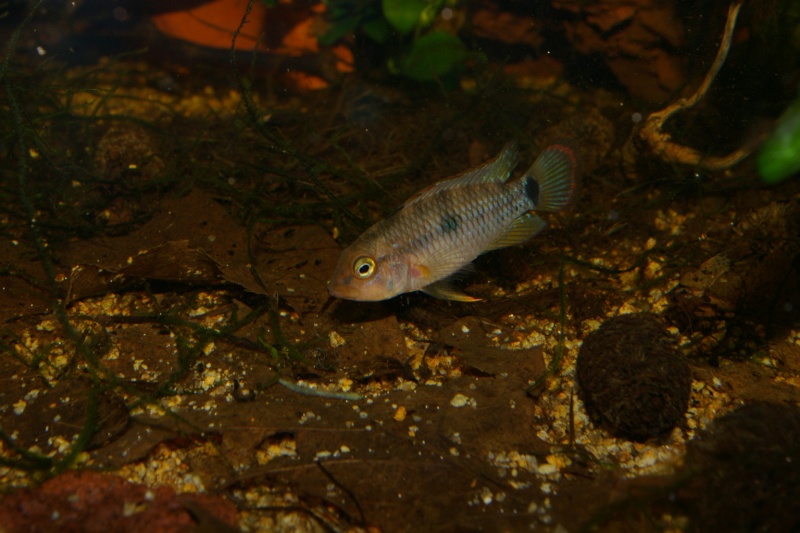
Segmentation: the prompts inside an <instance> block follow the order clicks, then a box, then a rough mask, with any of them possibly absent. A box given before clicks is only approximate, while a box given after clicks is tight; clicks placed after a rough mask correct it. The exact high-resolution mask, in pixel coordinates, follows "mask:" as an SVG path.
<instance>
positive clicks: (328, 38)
mask: <svg viewBox="0 0 800 533" xmlns="http://www.w3.org/2000/svg"><path fill="white" fill-rule="evenodd" d="M360 23H361V17H360V16H359V15H355V16H353V17H348V18H344V19H340V20H338V21H336V23H335V24H334V25H333V26H331V28H330V29H329V30H328V31H326V32H325V33H323V34H322V35H320V36H319V37H318V39H319V44H321V45H322V46H331V45H332V44H334V43H336V42H337V41H339V39H341V38H342V37H344V36H345V35H347V34H348V33H351V32H353V31H355V29H356V28H357V27H358V25H359V24H360Z"/></svg>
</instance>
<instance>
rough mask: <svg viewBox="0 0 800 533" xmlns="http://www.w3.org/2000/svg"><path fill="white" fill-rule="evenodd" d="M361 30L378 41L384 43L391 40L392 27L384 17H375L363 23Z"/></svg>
mask: <svg viewBox="0 0 800 533" xmlns="http://www.w3.org/2000/svg"><path fill="white" fill-rule="evenodd" d="M361 31H362V32H364V35H366V36H367V37H369V38H370V39H372V40H373V41H375V42H376V43H381V44H383V43H385V42H386V41H388V40H389V36H390V35H391V32H392V28H391V27H389V24H388V23H387V22H386V21H385V20H384V19H374V20H370V21H368V22H365V23H364V24H362V25H361Z"/></svg>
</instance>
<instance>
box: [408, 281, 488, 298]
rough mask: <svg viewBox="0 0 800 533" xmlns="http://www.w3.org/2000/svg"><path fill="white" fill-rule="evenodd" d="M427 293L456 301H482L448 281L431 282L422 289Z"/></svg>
mask: <svg viewBox="0 0 800 533" xmlns="http://www.w3.org/2000/svg"><path fill="white" fill-rule="evenodd" d="M422 292H424V293H425V294H430V295H431V296H433V297H434V298H441V299H442V300H453V301H456V302H480V301H481V299H480V298H473V297H472V296H469V295H467V294H464V293H463V292H461V291H459V290H458V289H456V288H454V287H453V286H452V285H450V284H449V283H448V282H446V281H437V282H435V283H431V284H430V285H428V286H427V287H425V288H423V289H422Z"/></svg>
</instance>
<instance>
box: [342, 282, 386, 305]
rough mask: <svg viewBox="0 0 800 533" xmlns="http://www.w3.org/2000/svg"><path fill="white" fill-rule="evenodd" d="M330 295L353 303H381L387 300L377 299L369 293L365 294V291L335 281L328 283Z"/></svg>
mask: <svg viewBox="0 0 800 533" xmlns="http://www.w3.org/2000/svg"><path fill="white" fill-rule="evenodd" d="M328 294H330V295H331V296H333V297H334V298H339V299H341V300H350V301H353V302H379V301H381V300H385V298H380V297H378V298H376V297H374V296H372V295H371V294H369V292H366V293H365V292H364V291H363V290H359V289H358V288H356V287H353V286H352V285H350V284H348V283H342V282H337V281H334V280H331V281H329V282H328Z"/></svg>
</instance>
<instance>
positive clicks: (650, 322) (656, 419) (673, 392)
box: [576, 313, 691, 441]
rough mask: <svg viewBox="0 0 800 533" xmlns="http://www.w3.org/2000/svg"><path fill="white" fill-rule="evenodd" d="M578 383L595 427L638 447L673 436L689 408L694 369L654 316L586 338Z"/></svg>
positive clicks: (636, 317) (629, 319) (606, 326)
mask: <svg viewBox="0 0 800 533" xmlns="http://www.w3.org/2000/svg"><path fill="white" fill-rule="evenodd" d="M576 377H577V381H578V387H579V389H578V394H579V396H580V398H581V399H582V400H583V403H584V404H585V405H586V411H587V412H588V413H589V417H590V418H591V419H592V421H593V422H594V423H595V424H598V425H601V426H603V427H605V428H607V429H608V430H609V431H610V432H611V433H612V434H613V435H615V436H618V437H623V438H626V439H629V440H633V441H644V440H647V439H649V438H651V437H658V436H661V435H664V434H667V433H669V432H670V431H672V428H674V427H675V425H676V424H677V423H678V422H680V420H681V419H682V418H683V416H684V414H685V413H686V409H687V407H688V404H689V393H690V392H691V374H690V372H689V365H688V363H687V362H686V360H685V359H684V358H683V356H682V355H681V353H680V352H678V350H677V349H676V347H675V343H674V339H673V337H672V335H670V333H669V331H667V329H666V328H665V327H664V325H663V324H662V323H661V322H660V321H659V320H658V319H657V318H656V317H655V316H654V315H652V314H650V313H639V314H631V315H622V316H618V317H614V318H611V319H608V320H606V321H605V322H604V323H603V324H602V325H601V326H600V329H598V330H597V331H593V332H592V333H590V334H589V335H587V336H586V339H584V341H583V345H582V346H581V349H580V352H579V353H578V361H577V368H576Z"/></svg>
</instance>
